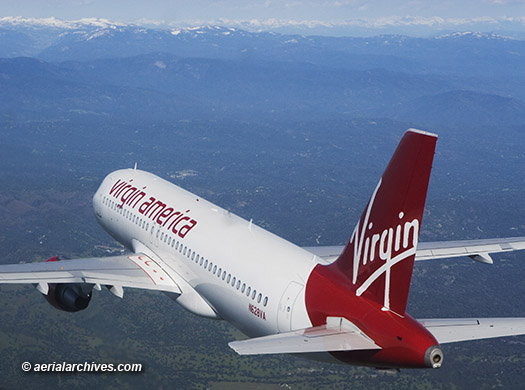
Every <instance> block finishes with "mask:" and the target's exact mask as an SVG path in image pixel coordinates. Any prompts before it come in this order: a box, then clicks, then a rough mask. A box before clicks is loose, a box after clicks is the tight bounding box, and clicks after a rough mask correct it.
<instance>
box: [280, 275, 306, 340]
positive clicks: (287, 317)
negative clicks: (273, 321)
mask: <svg viewBox="0 0 525 390" xmlns="http://www.w3.org/2000/svg"><path fill="white" fill-rule="evenodd" d="M303 287H304V286H303V285H302V284H300V283H297V282H290V284H289V285H288V287H286V290H285V291H284V294H283V296H282V297H281V301H280V302H279V311H278V313H277V328H278V329H279V332H289V331H290V330H291V327H292V312H293V306H294V304H295V301H296V300H297V297H298V296H299V293H300V292H301V290H302V289H303Z"/></svg>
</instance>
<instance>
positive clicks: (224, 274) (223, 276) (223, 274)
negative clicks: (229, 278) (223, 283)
mask: <svg viewBox="0 0 525 390" xmlns="http://www.w3.org/2000/svg"><path fill="white" fill-rule="evenodd" d="M225 277H226V271H224V272H223V273H222V280H224V278H225Z"/></svg>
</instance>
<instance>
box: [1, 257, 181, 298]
mask: <svg viewBox="0 0 525 390" xmlns="http://www.w3.org/2000/svg"><path fill="white" fill-rule="evenodd" d="M5 283H12V284H20V283H22V284H23V283H32V284H35V285H36V286H37V288H38V290H39V291H40V292H42V293H44V294H47V287H48V285H47V283H89V284H94V285H98V286H101V285H106V286H111V287H112V288H113V287H115V288H114V290H112V292H113V293H114V294H116V295H117V296H121V294H120V293H119V292H121V291H122V287H133V288H142V289H148V290H162V291H170V292H173V293H177V294H180V293H181V290H180V288H179V286H178V285H177V284H176V283H175V282H174V281H173V280H172V278H171V277H170V276H169V275H168V274H167V273H166V272H165V271H164V270H163V269H162V267H161V266H160V265H159V264H157V263H156V262H155V261H153V260H152V259H151V258H150V257H148V256H146V255H144V254H141V253H138V254H132V255H123V256H113V257H103V258H100V257H92V258H88V259H76V260H64V261H49V262H42V263H26V264H9V265H1V266H0V284H5ZM110 290H111V288H110Z"/></svg>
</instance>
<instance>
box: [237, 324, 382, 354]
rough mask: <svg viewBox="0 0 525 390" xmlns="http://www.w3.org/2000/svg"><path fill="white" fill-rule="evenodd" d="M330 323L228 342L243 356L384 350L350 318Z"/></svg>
mask: <svg viewBox="0 0 525 390" xmlns="http://www.w3.org/2000/svg"><path fill="white" fill-rule="evenodd" d="M327 322H328V323H327V324H326V325H321V326H316V327H312V328H306V329H301V330H295V331H291V332H286V333H279V334H274V335H270V336H264V337H257V338H253V339H248V340H243V341H233V342H231V343H229V344H228V345H229V346H230V347H231V348H232V349H233V350H235V352H237V353H238V354H239V355H264V354H277V353H309V352H329V351H356V350H366V349H368V350H370V349H381V347H379V346H378V345H376V344H375V343H374V341H373V340H372V339H370V338H369V337H368V336H366V335H365V334H364V333H363V332H361V331H360V330H359V328H357V327H356V326H355V325H353V324H352V323H351V322H349V321H348V320H346V319H344V318H335V317H329V318H328V319H327Z"/></svg>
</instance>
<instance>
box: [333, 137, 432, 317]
mask: <svg viewBox="0 0 525 390" xmlns="http://www.w3.org/2000/svg"><path fill="white" fill-rule="evenodd" d="M436 140H437V136H436V135H435V134H431V133H426V132H422V131H419V130H413V129H410V130H408V131H407V132H406V133H405V135H404V136H403V138H402V139H401V141H400V143H399V145H398V147H397V149H396V151H395V153H394V155H393V156H392V159H391V160H390V162H389V164H388V166H387V167H386V169H385V172H384V173H383V176H382V177H381V179H380V180H379V183H378V184H377V187H376V188H375V191H374V193H373V194H372V197H371V198H370V201H369V202H368V205H367V207H366V208H365V210H364V212H363V215H362V216H361V219H360V220H359V222H358V223H357V226H356V227H355V229H354V231H353V233H352V235H351V237H350V240H349V242H348V244H347V245H346V247H345V249H344V250H343V252H342V253H341V255H340V256H339V258H338V259H337V260H336V261H335V262H334V263H333V264H332V265H330V267H335V268H337V270H338V271H339V272H342V273H343V274H344V275H345V276H346V277H347V278H348V279H349V282H350V285H351V286H352V288H353V289H354V290H355V292H356V295H358V296H363V297H366V298H368V299H371V300H373V301H375V302H378V303H379V304H381V305H383V310H391V311H393V312H395V313H397V314H400V315H404V314H405V309H406V303H407V299H408V291H409V288H410V280H411V278H412V269H413V266H414V259H415V255H416V248H417V242H418V237H419V229H420V226H421V219H422V217H423V209H424V207H425V199H426V195H427V189H428V181H429V178H430V171H431V169H432V160H433V157H434V149H435V146H436Z"/></svg>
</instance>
